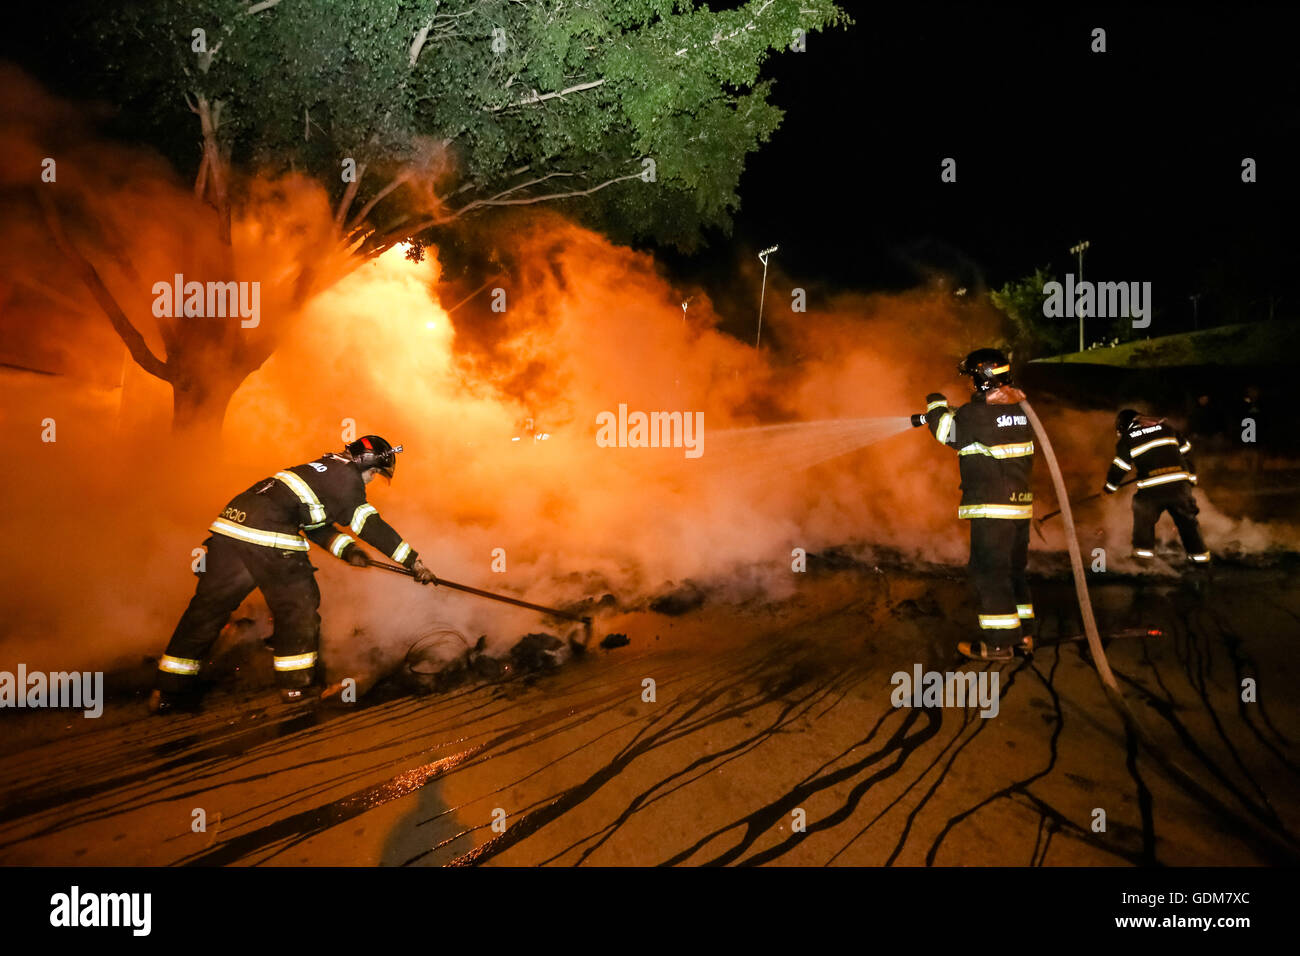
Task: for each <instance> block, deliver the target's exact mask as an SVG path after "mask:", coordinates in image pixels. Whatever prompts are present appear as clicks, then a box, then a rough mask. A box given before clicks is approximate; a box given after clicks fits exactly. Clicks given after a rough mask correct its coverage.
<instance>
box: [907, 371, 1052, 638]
mask: <svg viewBox="0 0 1300 956" xmlns="http://www.w3.org/2000/svg"><path fill="white" fill-rule="evenodd" d="M957 371H958V372H960V373H961V374H963V375H969V376H970V377H971V379H972V380H973V384H974V388H975V392H974V394H973V395H972V396H971V400H970V403H969V404H966V405H963V406H961V407H960V408H958V409H956V410H955V411H954V410H953V409H952V408H951V407H950V406H949V405H948V400H947V399H946V398H945V397H944V396H943V395H941V394H939V393H937V392H935V393H932V394H930V395H927V396H926V399H925V401H926V408H925V423H926V424H927V425H929V427H930V431H931V433H932V434H933V435H934V437H935V438H936V439H937V440H938V441H939V442H941V443H942V444H944V445H948V446H949V447H951V448H955V449H957V454H958V456H959V457H958V462H959V467H960V470H961V493H962V494H961V505H960V506H959V507H958V509H957V517H958V518H963V519H966V520H968V521H970V577H971V584H972V585H973V586H974V589H975V594H976V600H977V603H978V606H979V626H980V640H977V641H962V642H961V643H959V644H958V645H957V650H958V651H959V652H960V653H961V654H963V655H964V656H966V657H969V658H972V659H975V660H995V661H997V660H1010V659H1011V658H1012V657H1014V656H1015V653H1016V652H1017V651H1019V652H1021V653H1023V654H1032V653H1033V650H1034V639H1033V632H1034V605H1033V601H1032V599H1031V598H1030V595H1029V583H1028V580H1027V579H1026V577H1025V565H1026V564H1027V563H1028V560H1029V521H1030V519H1031V518H1032V517H1033V509H1034V504H1033V501H1034V495H1033V492H1031V491H1030V490H1029V489H1030V484H1029V480H1030V474H1031V472H1032V471H1033V465H1034V432H1033V428H1032V426H1031V425H1030V424H1029V419H1028V417H1027V416H1026V415H1025V413H1024V410H1023V409H1022V408H1021V407H1020V402H1022V401H1024V398H1025V393H1024V392H1022V391H1020V390H1019V389H1016V388H1013V387H1012V385H1011V365H1010V363H1009V362H1008V360H1007V357H1006V355H1004V354H1003V353H1002V352H1000V351H998V350H997V349H977V350H976V351H974V352H971V353H970V355H968V356H966V359H965V361H963V362H962V363H961V365H959V366H957Z"/></svg>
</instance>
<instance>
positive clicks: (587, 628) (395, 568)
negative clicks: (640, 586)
mask: <svg viewBox="0 0 1300 956" xmlns="http://www.w3.org/2000/svg"><path fill="white" fill-rule="evenodd" d="M369 566H370V567H372V568H383V569H384V570H385V571H392V572H393V573H394V574H404V575H406V576H407V577H408V578H413V577H415V572H414V571H412V570H410V569H409V568H404V567H402V566H401V565H400V564H387V563H386V562H383V561H371V562H370V565H369ZM433 583H434V584H436V585H438V586H440V587H444V588H452V589H453V590H456V591H464V592H465V593H466V594H476V595H478V596H479V597H483V598H487V599H488V600H489V601H500V602H501V603H502V604H513V605H514V606H515V607H526V608H528V609H529V610H530V611H541V612H542V613H543V614H549V615H551V616H552V617H558V618H563V619H564V620H566V621H576V622H577V623H579V624H581V625H582V646H583V647H584V648H585V647H586V646H587V645H588V644H590V643H591V618H590V617H585V616H583V615H581V614H572V613H570V612H569V611H561V610H560V609H559V608H554V607H547V606H546V605H544V604H533V603H532V602H531V601H521V600H520V599H519V598H513V597H509V596H507V595H505V594H496V593H494V592H492V591H484V590H483V589H482V588H475V587H470V586H469V585H468V584H458V583H457V582H455V581H448V580H447V579H446V578H434V581H433Z"/></svg>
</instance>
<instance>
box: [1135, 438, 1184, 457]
mask: <svg viewBox="0 0 1300 956" xmlns="http://www.w3.org/2000/svg"><path fill="white" fill-rule="evenodd" d="M1177 444H1178V439H1177V438H1153V439H1152V440H1151V441H1149V442H1147V443H1146V444H1144V445H1138V446H1137V447H1136V448H1131V449H1129V453H1128V456H1129V457H1130V458H1136V457H1137V456H1138V455H1141V454H1143V453H1144V452H1148V451H1150V450H1151V449H1152V448H1155V447H1156V446H1157V445H1177Z"/></svg>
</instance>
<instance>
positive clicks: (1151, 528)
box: [1133, 481, 1210, 564]
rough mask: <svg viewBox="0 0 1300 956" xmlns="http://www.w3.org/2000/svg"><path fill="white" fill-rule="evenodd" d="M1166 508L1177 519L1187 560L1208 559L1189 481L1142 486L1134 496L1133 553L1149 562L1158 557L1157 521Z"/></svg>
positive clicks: (1204, 561)
mask: <svg viewBox="0 0 1300 956" xmlns="http://www.w3.org/2000/svg"><path fill="white" fill-rule="evenodd" d="M1166 511H1168V512H1169V517H1171V518H1173V519H1174V525H1175V527H1177V528H1178V536H1179V537H1180V538H1182V539H1183V547H1184V548H1185V549H1186V550H1187V557H1188V559H1189V560H1191V561H1193V562H1195V563H1197V564H1204V563H1206V562H1208V561H1209V560H1210V552H1209V551H1207V550H1206V548H1205V539H1204V538H1202V537H1201V526H1200V524H1199V522H1197V520H1196V516H1197V514H1199V513H1200V509H1199V508H1198V507H1197V506H1196V497H1195V496H1194V495H1193V494H1192V485H1191V483H1190V482H1187V481H1175V482H1170V483H1169V484H1167V485H1156V486H1155V487H1154V488H1142V489H1140V490H1139V491H1138V492H1137V494H1135V495H1134V496H1133V556H1134V557H1135V558H1139V559H1143V560H1148V561H1149V560H1151V559H1152V558H1154V557H1155V556H1156V552H1155V546H1156V523H1157V522H1159V520H1160V516H1161V515H1162V514H1164V513H1165V512H1166Z"/></svg>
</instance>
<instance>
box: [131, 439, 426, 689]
mask: <svg viewBox="0 0 1300 956" xmlns="http://www.w3.org/2000/svg"><path fill="white" fill-rule="evenodd" d="M401 450H402V446H401V445H398V446H397V447H396V448H394V447H393V446H392V445H390V444H389V443H388V442H386V441H385V440H384V439H382V438H380V437H379V436H378V435H366V436H365V437H363V438H359V439H357V440H356V441H354V442H351V443H350V444H348V445H347V446H346V447H345V448H344V449H343V453H342V454H335V453H330V454H326V455H322V456H321V457H320V458H317V459H316V460H315V461H311V462H308V463H307V464H305V465H295V466H294V467H292V468H286V469H285V470H284V471H279V472H276V473H275V475H274V477H271V478H266V479H264V480H262V481H259V482H258V483H257V484H255V485H253V486H252V487H251V488H249V489H248V490H247V491H245V492H243V493H242V494H240V495H237V496H236V497H235V499H234V500H233V501H231V502H230V504H229V505H227V506H226V509H225V510H224V511H223V512H221V515H220V516H219V517H218V518H217V520H215V521H214V522H212V524H211V525H209V527H208V530H209V531H211V532H212V535H211V537H209V538H208V539H207V540H206V541H205V542H204V546H205V547H206V548H207V555H206V558H205V562H206V563H205V570H204V571H202V572H201V573H200V574H199V583H198V587H197V588H196V589H195V592H194V597H193V598H192V599H191V600H190V603H189V607H187V608H186V609H185V613H184V614H183V615H181V619H180V623H179V624H177V625H176V630H175V632H174V633H173V634H172V638H171V641H170V642H169V643H168V644H167V652H166V653H165V654H164V655H163V657H162V659H161V660H159V662H158V673H157V679H156V681H155V684H154V687H155V689H154V691H153V693H152V695H151V696H150V698H149V709H150V710H151V711H153V712H154V713H165V712H167V711H169V710H172V709H175V708H176V707H178V706H192V705H193V703H194V702H195V687H196V679H197V677H198V673H199V667H200V664H201V662H202V661H203V659H204V658H205V656H206V655H207V653H208V651H209V650H210V649H211V648H212V645H213V644H214V643H215V642H216V640H217V637H218V635H219V634H220V633H221V628H222V627H223V626H224V625H225V623H226V621H227V620H228V619H229V617H230V615H231V613H232V612H233V611H234V610H235V609H236V608H237V607H239V605H240V604H241V603H242V602H243V600H244V598H246V597H248V595H249V594H250V593H252V591H253V589H254V588H257V589H259V590H261V592H262V595H263V596H264V597H265V598H266V603H267V605H268V606H269V607H270V609H271V615H272V617H273V619H274V622H275V633H274V635H273V637H272V644H273V647H274V654H275V671H276V675H277V677H278V678H279V682H280V687H281V691H280V694H281V696H282V697H283V698H284V699H285V700H286V701H298V700H302V699H304V698H305V697H306V696H307V694H308V689H309V688H310V687H312V685H313V683H314V678H315V674H316V671H317V645H318V642H319V639H320V615H319V614H318V613H317V609H318V608H319V606H320V589H319V588H318V587H317V586H316V579H315V576H314V575H315V573H316V569H315V568H313V567H312V565H311V562H310V561H309V560H308V558H307V552H308V550H309V549H310V548H311V544H310V542H311V541H314V542H316V544H318V545H320V546H321V547H322V548H327V549H329V551H330V553H331V554H333V555H334V556H335V557H337V558H341V559H342V560H344V561H347V562H348V563H349V564H352V565H355V566H357V567H365V566H367V565H369V564H370V563H371V561H370V557H369V556H368V555H367V554H366V552H365V549H363V548H362V547H361V546H360V545H359V544H358V543H357V541H356V539H355V538H353V537H352V535H356V536H357V537H359V538H361V540H362V541H365V542H366V543H367V544H369V545H371V546H372V547H374V548H376V549H377V550H379V551H381V552H383V553H384V554H386V555H388V556H389V557H391V558H392V559H393V560H394V561H396V562H398V563H399V564H400V565H402V566H403V567H405V568H407V569H408V570H409V571H410V572H411V576H412V577H413V578H414V579H415V580H416V581H418V582H419V583H421V584H430V583H434V584H436V583H437V578H435V577H434V575H433V572H431V571H430V570H429V569H428V568H426V567H425V566H424V563H423V562H422V561H421V560H420V557H419V555H418V554H417V553H416V552H415V551H413V550H412V549H411V546H410V545H409V544H407V543H406V541H405V540H403V538H402V536H401V535H400V534H398V533H397V532H396V531H394V530H393V528H392V527H390V526H389V525H388V524H387V523H386V522H385V521H384V520H383V519H382V518H381V517H379V512H378V511H376V510H375V508H374V506H373V505H370V504H367V502H366V485H368V484H369V483H370V482H371V481H373V480H374V477H375V475H378V474H382V475H384V476H385V477H386V478H388V479H389V480H390V481H391V480H392V477H393V472H394V470H395V469H396V467H397V461H396V456H397V453H398V452H400V451H401ZM336 522H337V523H338V524H339V525H344V526H346V528H347V530H346V531H344V530H339V529H337V528H335V527H334V523H336ZM349 532H350V533H349Z"/></svg>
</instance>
